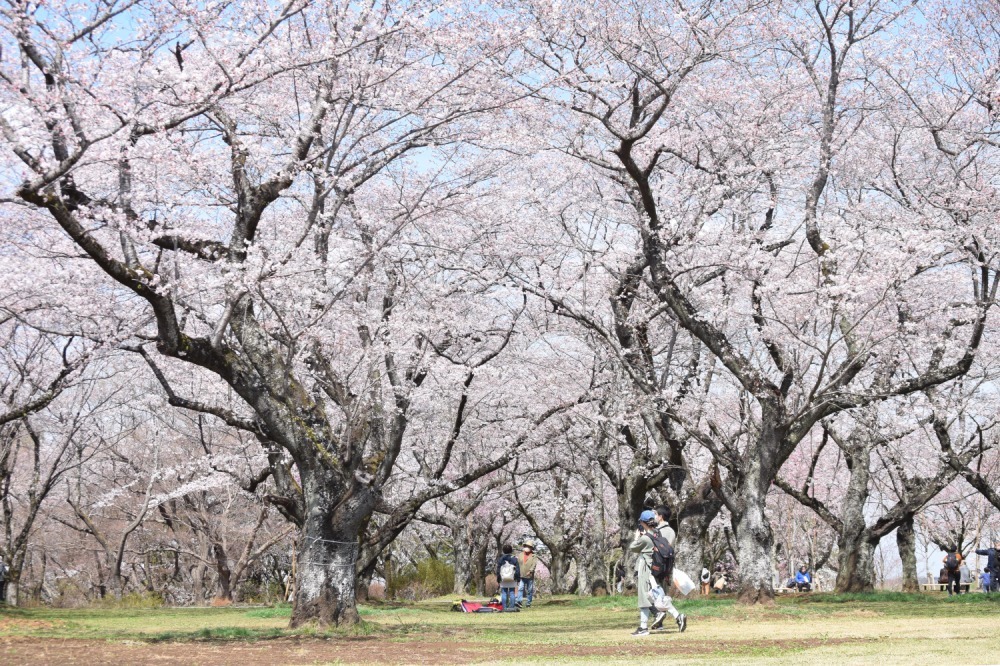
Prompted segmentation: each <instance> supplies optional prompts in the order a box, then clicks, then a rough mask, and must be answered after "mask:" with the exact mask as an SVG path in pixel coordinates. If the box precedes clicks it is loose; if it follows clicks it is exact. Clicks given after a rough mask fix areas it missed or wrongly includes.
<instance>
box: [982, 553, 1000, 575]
mask: <svg viewBox="0 0 1000 666" xmlns="http://www.w3.org/2000/svg"><path fill="white" fill-rule="evenodd" d="M976 555H985V556H986V568H987V569H989V570H990V571H992V572H993V573H994V574H996V573H998V572H1000V553H998V552H997V549H996V548H983V549H982V550H977V551H976Z"/></svg>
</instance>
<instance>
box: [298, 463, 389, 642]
mask: <svg viewBox="0 0 1000 666" xmlns="http://www.w3.org/2000/svg"><path fill="white" fill-rule="evenodd" d="M299 470H300V473H301V475H302V489H303V493H302V494H303V497H304V498H305V502H306V507H305V508H306V515H305V521H304V523H303V525H302V539H301V542H300V543H299V552H298V575H297V578H296V580H295V604H294V607H293V608H292V619H291V623H290V626H291V627H292V628H293V629H294V628H296V627H301V626H303V625H305V624H310V623H314V622H315V623H317V624H319V625H320V626H328V625H344V624H356V623H357V622H358V621H359V620H360V617H359V616H358V608H357V598H356V596H355V592H356V580H357V576H356V572H355V565H356V561H357V557H358V548H359V546H358V535H359V534H361V533H362V531H363V527H364V523H365V522H366V521H367V520H368V519H369V518H370V517H371V514H372V512H373V511H374V509H375V498H374V496H373V494H372V493H371V492H370V490H369V489H368V488H367V487H365V486H362V485H360V484H359V483H355V484H354V485H352V486H351V488H350V490H348V491H347V493H346V496H345V497H337V496H333V495H331V493H330V492H329V489H330V488H333V487H336V485H335V479H334V478H333V474H334V473H333V472H331V471H329V470H327V469H325V468H316V467H313V468H308V467H306V466H305V465H304V464H303V463H302V462H301V461H300V462H299Z"/></svg>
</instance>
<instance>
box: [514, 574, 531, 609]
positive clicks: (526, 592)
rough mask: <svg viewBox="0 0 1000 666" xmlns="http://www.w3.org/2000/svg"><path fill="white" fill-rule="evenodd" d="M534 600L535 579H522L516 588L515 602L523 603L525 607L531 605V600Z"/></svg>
mask: <svg viewBox="0 0 1000 666" xmlns="http://www.w3.org/2000/svg"><path fill="white" fill-rule="evenodd" d="M534 598H535V579H534V578H522V579H521V583H520V584H519V585H518V586H517V600H518V601H520V602H523V603H524V606H525V607H528V606H530V605H531V600H532V599H534Z"/></svg>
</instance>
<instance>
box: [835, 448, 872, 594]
mask: <svg viewBox="0 0 1000 666" xmlns="http://www.w3.org/2000/svg"><path fill="white" fill-rule="evenodd" d="M844 453H845V454H847V466H848V469H850V471H851V477H850V480H849V481H848V483H847V492H846V493H845V494H844V500H843V502H842V507H843V508H842V509H841V512H842V519H841V523H842V526H841V530H840V535H839V538H838V540H837V548H838V550H839V551H840V552H839V554H838V556H837V557H838V559H837V561H838V564H839V567H838V569H837V583H836V588H835V591H836V592H840V593H844V592H871V591H873V590H874V589H875V561H874V555H875V546H874V545H873V544H872V543H871V540H870V539H869V538H868V536H867V534H866V530H867V527H868V526H867V524H866V522H865V511H864V509H865V503H866V502H867V501H868V484H869V481H870V478H871V466H870V462H871V454H870V452H869V450H868V447H867V444H866V441H862V442H860V443H858V444H856V445H855V446H853V447H850V448H849V449H846V450H845V451H844Z"/></svg>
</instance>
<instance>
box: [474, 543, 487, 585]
mask: <svg viewBox="0 0 1000 666" xmlns="http://www.w3.org/2000/svg"><path fill="white" fill-rule="evenodd" d="M486 549H487V544H486V540H485V539H483V540H482V541H481V543H480V544H479V546H478V548H476V551H475V554H474V557H473V562H472V564H473V568H472V575H473V579H474V581H475V583H476V594H477V595H479V596H481V597H482V596H485V595H486V574H488V573H489V568H488V567H487V566H486Z"/></svg>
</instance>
